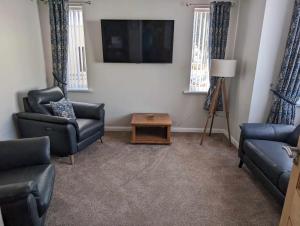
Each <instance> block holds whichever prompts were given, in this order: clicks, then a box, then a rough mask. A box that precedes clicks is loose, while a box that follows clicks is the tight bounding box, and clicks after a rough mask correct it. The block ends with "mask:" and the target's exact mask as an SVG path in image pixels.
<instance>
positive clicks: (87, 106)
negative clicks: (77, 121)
mask: <svg viewBox="0 0 300 226" xmlns="http://www.w3.org/2000/svg"><path fill="white" fill-rule="evenodd" d="M71 103H72V105H73V108H74V112H75V115H76V117H77V118H90V119H97V120H103V121H104V104H91V103H82V102H71Z"/></svg>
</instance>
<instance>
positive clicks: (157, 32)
mask: <svg viewBox="0 0 300 226" xmlns="http://www.w3.org/2000/svg"><path fill="white" fill-rule="evenodd" d="M101 30H102V46H103V59H104V62H123V63H171V62H172V55H173V33H174V20H101Z"/></svg>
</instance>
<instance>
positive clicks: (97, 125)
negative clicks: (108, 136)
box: [76, 118, 103, 141]
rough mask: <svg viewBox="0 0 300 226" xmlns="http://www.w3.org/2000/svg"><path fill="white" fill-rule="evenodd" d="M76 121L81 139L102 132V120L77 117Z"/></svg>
mask: <svg viewBox="0 0 300 226" xmlns="http://www.w3.org/2000/svg"><path fill="white" fill-rule="evenodd" d="M76 121H77V124H78V129H79V137H78V138H79V141H83V140H85V139H86V138H88V137H90V136H92V135H94V134H95V133H97V132H100V130H101V129H102V127H103V123H102V122H101V121H100V120H95V119H82V118H77V119H76Z"/></svg>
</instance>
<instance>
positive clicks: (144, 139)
mask: <svg viewBox="0 0 300 226" xmlns="http://www.w3.org/2000/svg"><path fill="white" fill-rule="evenodd" d="M171 125H172V121H171V118H170V116H169V115H168V114H159V113H134V114H132V119H131V126H132V133H131V143H133V144H171Z"/></svg>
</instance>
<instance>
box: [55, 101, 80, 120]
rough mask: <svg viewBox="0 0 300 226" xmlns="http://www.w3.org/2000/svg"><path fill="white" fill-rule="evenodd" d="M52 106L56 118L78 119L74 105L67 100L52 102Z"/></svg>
mask: <svg viewBox="0 0 300 226" xmlns="http://www.w3.org/2000/svg"><path fill="white" fill-rule="evenodd" d="M50 105H51V107H52V110H53V114H54V115H55V116H60V117H64V118H70V119H76V116H75V113H74V109H73V106H72V103H71V102H70V101H68V100H66V99H65V98H63V99H61V100H60V101H57V102H52V101H51V102H50Z"/></svg>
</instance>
